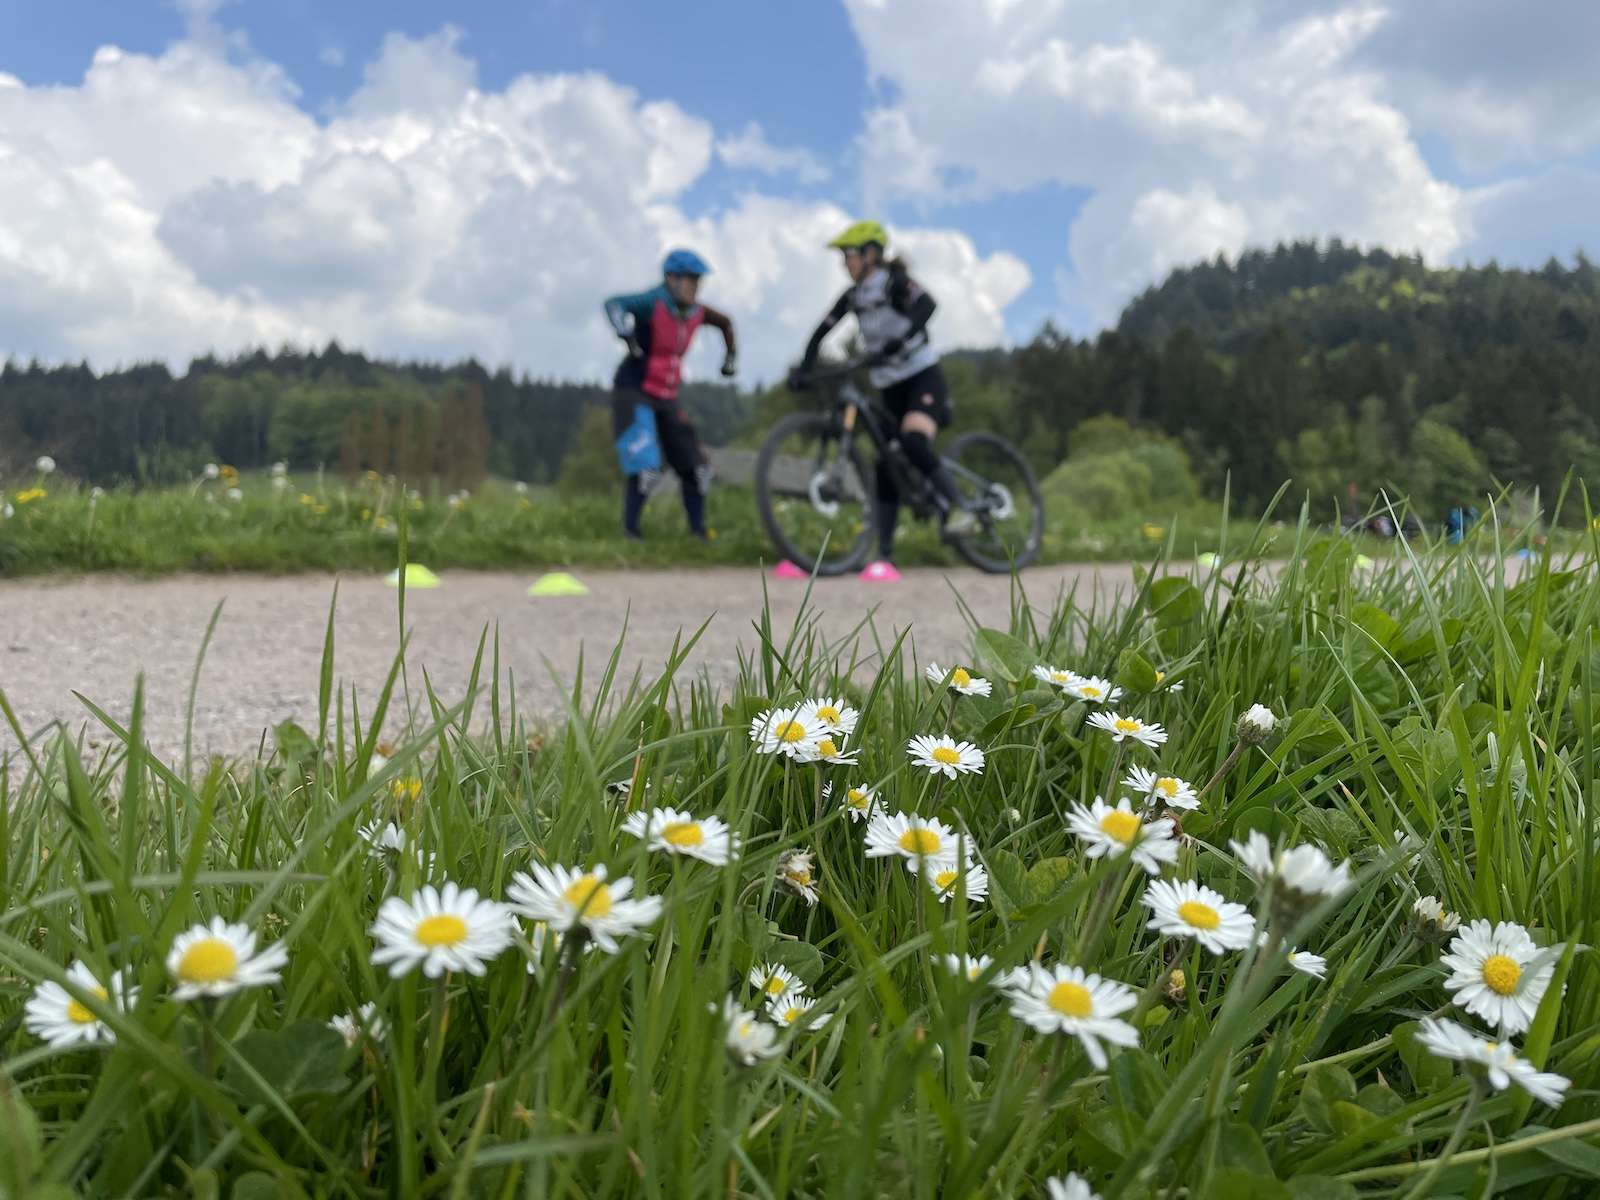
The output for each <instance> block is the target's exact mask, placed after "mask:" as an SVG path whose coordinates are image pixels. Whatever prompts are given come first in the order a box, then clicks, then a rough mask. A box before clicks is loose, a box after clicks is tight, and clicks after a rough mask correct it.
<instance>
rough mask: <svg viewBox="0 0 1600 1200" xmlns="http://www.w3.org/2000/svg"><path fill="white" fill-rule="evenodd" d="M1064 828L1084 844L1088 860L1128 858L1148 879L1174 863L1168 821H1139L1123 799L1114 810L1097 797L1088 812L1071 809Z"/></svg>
mask: <svg viewBox="0 0 1600 1200" xmlns="http://www.w3.org/2000/svg"><path fill="white" fill-rule="evenodd" d="M1067 827H1068V828H1069V829H1071V830H1072V832H1073V833H1075V834H1076V835H1077V836H1078V840H1079V841H1081V842H1083V843H1084V854H1086V855H1087V856H1088V857H1090V858H1100V857H1101V856H1102V855H1109V856H1111V857H1113V858H1115V857H1116V856H1117V855H1119V854H1130V855H1132V856H1133V861H1134V862H1136V863H1137V864H1138V865H1139V866H1141V867H1143V868H1144V869H1145V870H1146V871H1148V872H1149V873H1150V874H1151V875H1159V874H1161V868H1162V867H1163V866H1164V865H1170V864H1172V863H1175V862H1177V861H1178V843H1177V840H1176V839H1174V838H1173V836H1172V829H1173V824H1172V821H1171V820H1169V819H1168V818H1166V817H1162V818H1161V819H1160V820H1157V821H1146V820H1144V819H1142V818H1141V817H1140V815H1139V814H1138V813H1136V812H1134V811H1133V806H1132V805H1130V804H1129V803H1128V799H1127V797H1126V796H1124V797H1123V798H1122V799H1121V800H1120V801H1118V802H1117V806H1116V807H1115V808H1112V807H1111V806H1110V805H1109V804H1107V803H1106V802H1105V801H1104V800H1102V799H1101V798H1100V797H1099V796H1096V797H1095V799H1094V806H1093V807H1092V808H1085V807H1084V806H1083V805H1081V804H1078V805H1074V806H1073V808H1072V811H1071V812H1069V813H1068V814H1067Z"/></svg>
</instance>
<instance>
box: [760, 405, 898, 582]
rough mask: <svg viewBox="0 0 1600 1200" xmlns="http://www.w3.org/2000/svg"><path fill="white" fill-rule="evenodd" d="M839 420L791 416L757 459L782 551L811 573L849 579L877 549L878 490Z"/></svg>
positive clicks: (766, 508) (765, 507) (764, 514)
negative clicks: (875, 515) (874, 544)
mask: <svg viewBox="0 0 1600 1200" xmlns="http://www.w3.org/2000/svg"><path fill="white" fill-rule="evenodd" d="M871 479H872V475H871V472H869V471H868V470H867V467H866V464H865V462H864V461H863V460H862V457H861V454H860V452H859V450H858V449H857V448H856V445H855V439H854V437H853V436H852V434H851V433H849V432H847V431H846V430H845V429H844V428H843V427H842V425H841V424H840V422H839V420H838V418H837V417H835V416H832V415H830V414H823V413H791V414H790V415H789V416H787V417H784V418H783V419H782V420H781V421H779V422H778V423H777V424H776V425H774V426H773V427H772V432H771V433H769V434H768V435H767V440H766V441H765V442H763V443H762V444H761V452H760V453H759V454H758V455H757V456H756V478H755V485H756V505H757V507H758V508H759V509H760V511H761V523H762V524H763V525H765V526H766V529H767V536H768V537H770V538H771V539H772V544H773V545H774V546H776V547H777V549H778V553H779V554H781V555H782V556H783V557H784V558H787V559H788V560H789V561H790V562H792V563H794V564H795V565H796V566H797V567H799V568H800V569H801V570H803V571H808V572H809V571H815V572H816V573H817V574H818V575H843V574H845V573H846V572H848V571H857V570H860V569H861V567H862V565H863V564H864V563H865V562H866V561H867V555H868V554H870V553H871V551H872V539H873V535H874V529H873V515H872V498H873V496H874V495H875V489H874V488H873V487H872V484H871Z"/></svg>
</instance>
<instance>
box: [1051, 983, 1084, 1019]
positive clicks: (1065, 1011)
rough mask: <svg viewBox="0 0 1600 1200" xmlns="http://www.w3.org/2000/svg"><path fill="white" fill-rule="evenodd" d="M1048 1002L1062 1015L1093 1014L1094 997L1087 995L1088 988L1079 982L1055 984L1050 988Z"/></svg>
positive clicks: (1081, 1015) (1079, 1015)
mask: <svg viewBox="0 0 1600 1200" xmlns="http://www.w3.org/2000/svg"><path fill="white" fill-rule="evenodd" d="M1048 1003H1049V1005H1050V1007H1051V1008H1053V1009H1055V1010H1056V1011H1057V1012H1058V1013H1060V1014H1061V1015H1062V1016H1063V1017H1088V1016H1093V1015H1094V997H1092V996H1090V995H1089V989H1088V988H1086V987H1084V986H1083V984H1081V983H1058V984H1056V985H1055V987H1053V988H1051V989H1050V999H1049V1001H1048Z"/></svg>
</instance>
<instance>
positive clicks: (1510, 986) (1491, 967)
mask: <svg viewBox="0 0 1600 1200" xmlns="http://www.w3.org/2000/svg"><path fill="white" fill-rule="evenodd" d="M1521 978H1522V968H1521V967H1519V966H1518V965H1517V962H1516V960H1515V959H1512V958H1507V957H1506V956H1505V955H1504V954H1491V955H1490V956H1489V957H1488V958H1486V959H1484V960H1483V982H1484V983H1486V984H1488V985H1489V990H1490V991H1491V992H1493V993H1495V995H1497V996H1509V995H1512V994H1513V993H1514V992H1515V991H1516V990H1517V981H1518V980H1520V979H1521Z"/></svg>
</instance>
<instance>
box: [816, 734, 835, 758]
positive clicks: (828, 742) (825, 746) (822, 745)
mask: <svg viewBox="0 0 1600 1200" xmlns="http://www.w3.org/2000/svg"><path fill="white" fill-rule="evenodd" d="M817 753H818V754H820V755H822V757H823V758H837V757H838V756H839V747H837V746H835V745H834V744H833V739H832V738H823V739H822V741H821V742H819V743H817Z"/></svg>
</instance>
